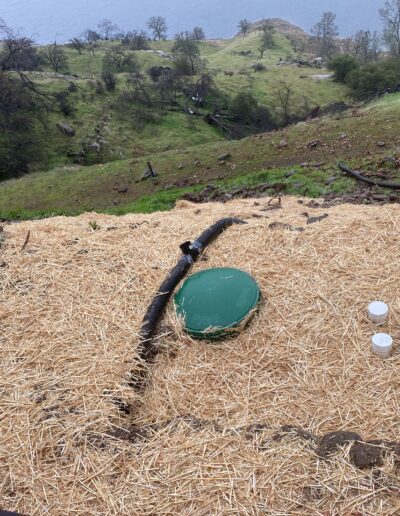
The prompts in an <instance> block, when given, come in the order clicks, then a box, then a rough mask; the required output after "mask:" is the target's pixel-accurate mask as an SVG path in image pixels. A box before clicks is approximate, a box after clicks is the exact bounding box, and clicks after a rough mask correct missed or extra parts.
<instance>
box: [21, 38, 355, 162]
mask: <svg viewBox="0 0 400 516" xmlns="http://www.w3.org/2000/svg"><path fill="white" fill-rule="evenodd" d="M258 38H259V36H258V34H257V33H251V34H249V35H248V36H246V37H243V36H238V37H236V38H234V39H232V40H225V41H222V40H219V41H214V42H201V43H200V50H201V58H202V60H203V63H204V70H205V71H207V72H208V73H211V75H212V76H213V79H214V81H215V84H216V87H217V88H218V89H219V90H220V92H221V93H222V94H224V95H227V96H228V98H232V97H233V96H235V95H236V94H237V93H238V92H239V91H250V92H251V93H253V95H254V96H255V97H256V98H257V99H258V101H259V102H260V103H261V104H264V105H267V106H268V107H269V108H270V110H271V111H272V115H273V116H275V117H278V118H279V116H280V115H279V113H280V107H279V101H278V98H277V95H276V93H277V91H278V90H279V88H281V82H282V81H285V82H286V83H287V84H289V85H290V87H291V89H292V96H291V109H292V111H293V112H300V111H301V112H304V110H307V109H308V108H312V107H315V106H317V105H326V104H329V103H332V102H337V101H342V100H346V95H347V92H346V89H345V88H344V87H343V86H341V85H338V84H335V83H334V82H333V81H331V80H328V81H323V82H317V81H315V80H314V78H313V77H312V76H315V75H316V74H319V73H321V72H320V71H319V70H315V69H312V68H296V67H294V66H289V65H288V66H277V65H276V63H277V61H278V59H279V58H280V57H282V58H286V57H287V56H289V55H291V56H293V55H294V54H295V53H294V50H293V48H292V46H291V44H290V42H289V40H288V39H287V38H286V37H285V36H283V35H279V34H276V35H275V48H274V49H272V50H267V51H266V52H265V55H264V58H263V59H262V60H261V59H259V53H258V50H257V45H258ZM150 44H151V47H152V48H151V50H150V51H136V52H133V51H129V50H125V52H126V53H127V54H133V55H134V56H135V59H136V61H137V62H138V64H139V66H140V69H141V71H142V73H143V74H146V71H147V70H148V69H149V68H150V67H151V66H173V61H172V60H171V59H170V58H168V57H161V56H160V55H159V54H157V53H156V52H157V51H160V50H161V51H163V52H165V53H166V54H168V53H169V52H170V51H171V48H172V46H173V42H172V41H161V42H151V43H150ZM116 45H117V43H115V42H100V43H99V46H98V49H97V50H96V52H95V55H94V56H93V55H92V54H90V53H89V52H87V51H84V52H83V53H82V54H78V52H77V51H76V50H74V49H72V48H70V47H68V46H65V47H63V49H64V51H65V52H66V55H67V58H68V67H69V75H67V76H66V77H65V78H62V77H60V76H57V74H55V73H54V72H52V71H51V70H50V69H49V68H47V69H45V70H44V71H43V72H33V73H32V74H31V77H32V79H34V80H35V82H37V83H38V84H39V85H41V86H44V87H45V88H46V89H47V90H48V91H53V92H54V91H62V90H65V89H66V88H67V87H68V82H67V81H69V82H70V83H72V84H75V85H76V86H77V91H76V92H74V93H70V94H69V96H68V98H69V103H70V104H71V105H72V106H73V112H72V113H71V114H70V115H68V116H64V115H63V114H62V113H57V114H54V113H53V114H51V115H50V118H49V124H48V137H47V139H46V144H45V145H46V148H47V152H48V155H49V156H50V158H49V163H48V168H50V169H51V168H54V167H56V166H62V165H68V164H72V163H73V161H74V160H73V159H72V158H71V157H70V156H71V154H74V153H76V152H78V151H79V149H80V148H81V141H82V139H85V138H88V137H91V136H92V135H93V134H94V132H95V131H96V127H97V125H98V123H99V122H100V123H102V122H103V119H104V117H105V118H106V119H107V123H106V134H104V135H103V137H104V138H105V139H106V140H107V141H108V142H109V144H110V147H111V149H112V151H113V154H112V155H111V156H106V157H104V159H103V161H111V160H114V159H129V158H136V157H139V156H145V155H147V154H150V153H154V152H161V151H163V150H168V149H182V148H185V147H186V146H191V145H197V144H203V143H207V142H213V141H218V140H222V139H225V137H224V135H223V134H222V133H220V132H219V131H217V130H215V129H214V128H212V127H210V126H209V125H208V124H207V123H206V122H205V121H204V120H203V118H202V116H201V117H198V118H196V117H188V115H187V114H185V113H184V110H183V105H182V106H181V108H179V107H177V109H176V110H174V111H168V110H167V111H166V112H165V113H161V114H157V116H155V117H152V119H151V120H146V122H145V123H143V122H141V121H139V122H138V121H137V120H136V119H134V118H133V117H132V116H131V114H132V112H133V111H134V110H135V109H136V108H140V106H135V105H134V104H133V105H131V106H130V107H129V109H128V110H127V109H125V110H124V111H121V110H118V107H119V106H118V104H119V101H118V97H119V95H120V94H121V93H122V92H123V91H124V90H126V89H127V85H126V80H127V78H128V75H127V74H125V73H121V74H117V81H118V85H117V89H116V91H115V92H111V93H110V92H104V93H103V94H96V92H95V87H94V85H93V79H94V78H96V77H100V75H101V70H102V61H103V58H104V56H105V54H106V51H107V50H108V49H110V48H112V47H114V46H116ZM241 52H250V54H249V55H242V54H241ZM254 63H262V64H264V65H265V66H266V70H264V71H261V72H255V71H254V70H253V68H252V66H253V65H254ZM193 80H196V79H195V78H194V79H193ZM182 104H184V100H183V99H182ZM206 111H207V110H205V111H204V113H205V112H206ZM60 121H63V122H66V123H68V124H69V125H70V126H71V127H72V128H73V129H74V130H75V131H76V135H75V136H74V137H73V138H66V137H65V136H63V135H61V134H60V133H59V131H57V129H56V128H55V125H56V123H57V122H60Z"/></svg>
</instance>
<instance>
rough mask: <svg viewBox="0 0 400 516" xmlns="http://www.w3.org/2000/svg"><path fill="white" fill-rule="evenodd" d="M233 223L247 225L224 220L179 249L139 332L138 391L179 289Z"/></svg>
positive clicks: (134, 380)
mask: <svg viewBox="0 0 400 516" xmlns="http://www.w3.org/2000/svg"><path fill="white" fill-rule="evenodd" d="M234 224H246V222H244V221H243V220H240V219H237V218H233V217H229V218H225V219H221V220H219V221H218V222H216V223H215V224H213V225H212V226H211V227H209V228H208V229H206V230H205V231H204V232H203V233H202V234H201V235H200V236H199V237H198V238H197V239H196V240H195V241H194V242H185V243H183V244H182V245H181V246H180V248H181V251H182V253H183V256H182V257H181V258H180V259H179V261H178V263H177V264H176V265H175V267H174V268H173V269H172V270H171V271H170V273H169V274H168V276H167V278H166V279H165V280H164V281H163V283H162V284H161V286H160V288H159V289H158V291H157V294H156V295H155V297H154V299H153V301H152V302H151V303H150V305H149V307H148V308H147V311H146V315H145V316H144V318H143V322H142V326H141V330H140V343H139V346H138V351H137V353H138V356H139V359H140V361H141V364H142V365H141V366H139V369H138V370H135V371H132V372H131V373H130V379H129V385H130V386H131V387H133V388H134V389H135V390H136V391H139V392H140V391H142V390H143V389H144V388H145V386H146V383H147V373H148V367H147V366H148V365H150V364H151V363H153V362H154V360H155V358H156V356H157V354H158V352H159V348H158V346H157V344H155V343H154V339H153V336H154V332H155V330H156V328H157V324H158V322H159V320H160V318H161V316H162V314H163V313H164V310H165V307H166V305H167V303H168V301H169V299H170V297H171V295H172V293H173V292H174V290H175V288H176V286H177V285H178V283H179V282H180V281H181V280H182V279H183V278H184V277H185V276H186V274H187V273H188V272H189V270H190V269H191V267H192V265H193V264H194V263H195V262H196V261H197V260H198V258H199V256H200V255H201V253H202V252H203V251H204V249H205V248H206V247H207V246H208V245H209V244H210V243H211V242H212V241H213V240H215V239H216V238H217V237H218V236H219V235H220V234H221V233H223V232H224V231H225V230H226V229H227V228H229V227H230V226H232V225H234Z"/></svg>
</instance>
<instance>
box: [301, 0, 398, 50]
mask: <svg viewBox="0 0 400 516" xmlns="http://www.w3.org/2000/svg"><path fill="white" fill-rule="evenodd" d="M399 1H400V0H399ZM311 33H312V34H313V36H314V37H315V38H316V40H317V42H318V43H319V53H320V54H321V56H322V57H326V58H328V59H330V58H331V57H332V56H333V54H334V50H335V38H336V37H337V36H338V35H339V31H338V27H337V25H336V14H334V13H333V12H331V11H327V12H325V13H323V15H322V18H321V20H320V21H319V22H318V23H317V24H316V25H314V27H313V28H312V29H311Z"/></svg>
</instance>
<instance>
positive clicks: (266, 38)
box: [258, 23, 274, 59]
mask: <svg viewBox="0 0 400 516" xmlns="http://www.w3.org/2000/svg"><path fill="white" fill-rule="evenodd" d="M273 47H274V28H273V26H272V25H271V24H270V23H264V25H263V26H262V27H261V28H260V39H259V43H258V50H259V52H260V57H261V59H262V58H263V57H264V52H265V51H266V50H267V49H268V48H273Z"/></svg>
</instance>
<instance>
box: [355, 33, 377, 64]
mask: <svg viewBox="0 0 400 516" xmlns="http://www.w3.org/2000/svg"><path fill="white" fill-rule="evenodd" d="M353 47H354V57H356V58H357V59H358V60H359V61H361V62H362V63H364V64H365V63H370V62H373V61H377V60H378V56H379V36H378V33H377V32H371V31H369V30H359V31H358V32H357V33H356V35H355V36H354V41H353Z"/></svg>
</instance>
